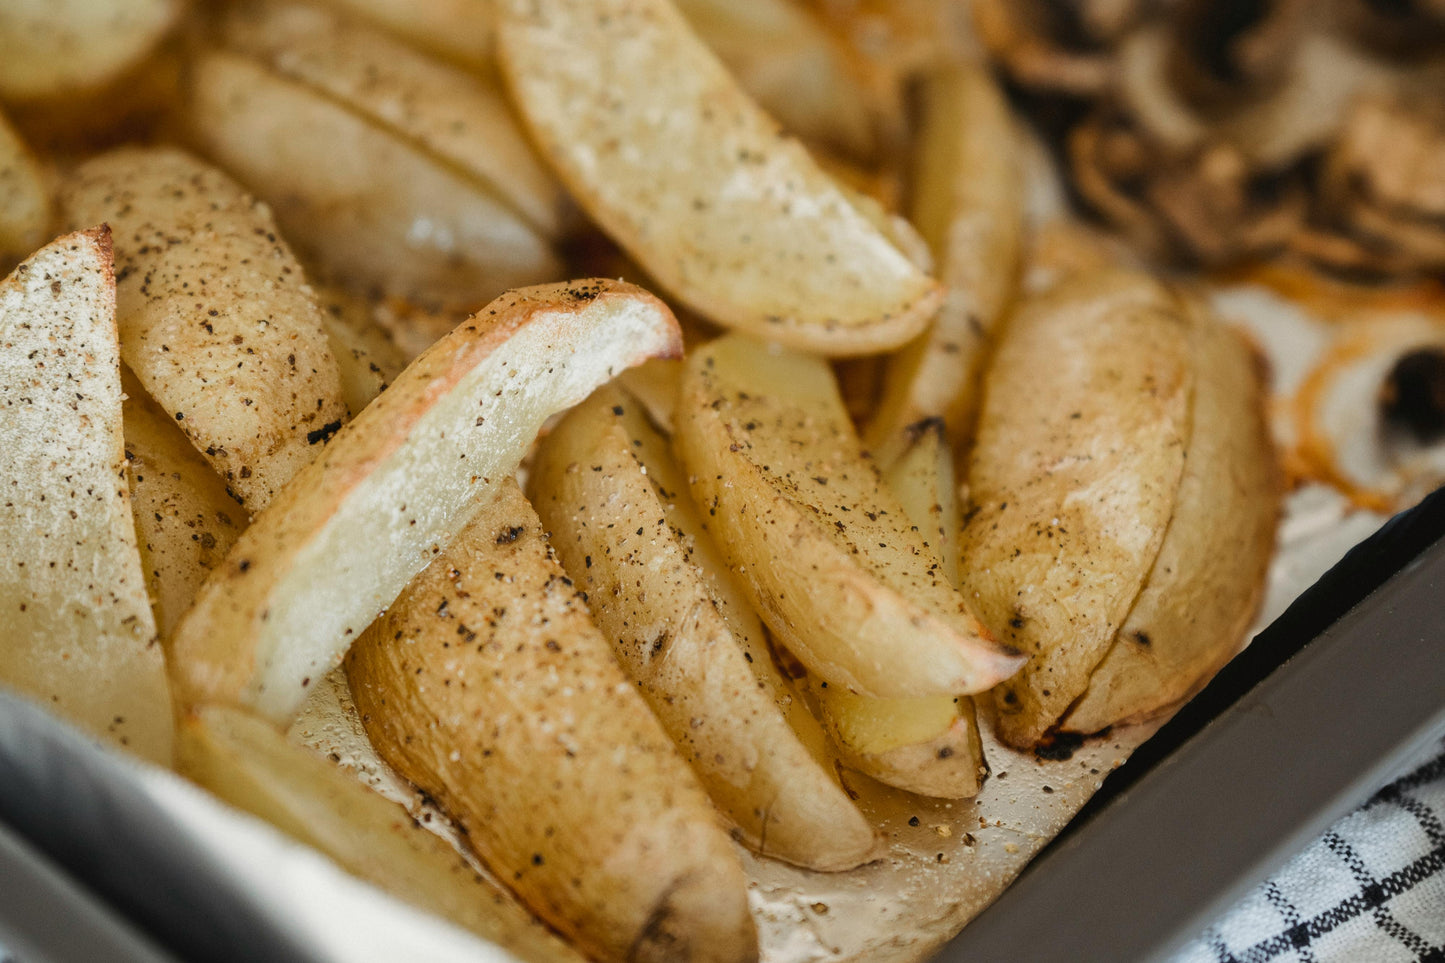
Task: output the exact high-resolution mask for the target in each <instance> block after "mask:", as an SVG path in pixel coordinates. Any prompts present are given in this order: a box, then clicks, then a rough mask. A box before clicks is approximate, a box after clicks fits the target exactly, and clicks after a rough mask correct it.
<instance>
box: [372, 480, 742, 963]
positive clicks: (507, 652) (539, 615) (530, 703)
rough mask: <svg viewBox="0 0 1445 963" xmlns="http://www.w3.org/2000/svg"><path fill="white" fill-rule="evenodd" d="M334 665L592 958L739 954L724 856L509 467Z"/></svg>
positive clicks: (385, 735) (489, 857)
mask: <svg viewBox="0 0 1445 963" xmlns="http://www.w3.org/2000/svg"><path fill="white" fill-rule="evenodd" d="M489 494H490V497H489V498H487V499H486V500H485V504H484V505H483V506H482V507H481V509H480V510H479V511H478V512H477V514H476V516H475V517H474V518H473V519H472V521H471V522H470V523H469V524H468V526H467V528H466V529H465V530H463V531H462V532H461V533H460V534H459V535H458V536H457V538H456V539H455V540H454V541H453V542H452V543H451V545H450V546H449V547H448V548H447V549H446V550H444V551H443V552H442V553H441V554H440V555H439V556H437V558H436V559H435V560H434V561H433V562H432V564H431V565H430V566H429V567H428V568H427V569H426V571H424V572H423V573H422V574H421V576H420V577H418V578H417V580H416V581H414V582H413V583H412V584H411V585H410V586H408V587H407V589H406V591H405V592H404V593H403V594H402V595H401V597H400V598H398V599H397V601H396V604H394V605H392V606H391V608H389V609H388V610H387V612H386V613H385V614H383V615H382V616H381V617H380V618H379V619H378V620H377V622H376V624H375V625H373V626H372V627H371V629H370V630H369V631H367V632H366V633H365V634H364V635H363V636H362V639H361V640H360V641H359V642H358V643H357V645H356V646H355V648H354V649H353V650H352V653H351V655H350V656H349V657H348V659H347V661H346V666H347V675H348V678H349V679H350V681H351V690H352V694H353V696H354V698H355V699H356V705H357V709H358V710H359V711H360V712H361V716H362V720H363V721H364V722H365V723H366V726H367V732H368V733H369V734H370V736H371V740H372V744H373V745H375V746H376V747H377V749H378V751H380V752H381V754H382V756H383V757H384V758H385V759H387V761H388V762H390V763H391V765H392V766H393V767H394V768H396V769H397V770H398V771H399V772H401V773H402V774H403V775H404V776H406V777H407V778H408V779H410V780H411V781H412V782H414V783H415V784H417V785H418V786H420V787H421V788H422V789H423V790H425V791H426V792H427V793H428V794H430V795H431V796H432V797H433V798H434V799H436V800H437V802H438V803H439V804H440V805H441V807H442V808H443V809H444V810H445V811H446V812H448V813H449V814H451V815H452V817H453V818H454V819H456V820H457V822H458V824H459V825H460V826H461V827H462V829H463V830H464V831H465V833H466V836H467V839H468V841H469V842H470V843H471V845H472V846H474V847H475V848H476V850H477V852H478V853H479V854H480V855H481V857H482V859H483V860H484V861H485V862H486V863H487V865H489V866H491V867H492V868H493V870H494V871H495V872H496V873H497V874H498V875H499V876H501V877H502V878H503V879H505V880H507V883H508V885H509V886H510V887H511V888H512V889H513V890H514V891H515V892H516V893H517V894H518V895H519V896H520V897H521V898H522V900H523V902H525V903H526V904H527V905H528V906H530V907H531V908H532V909H533V910H534V911H535V912H537V913H538V914H540V915H541V916H542V918H543V919H545V920H546V921H547V922H548V923H550V924H551V925H553V926H555V927H556V928H557V929H558V930H560V931H561V932H562V933H564V934H565V935H567V936H568V937H569V938H571V939H572V940H573V941H574V943H575V944H576V945H577V946H578V948H580V949H581V950H582V951H583V952H584V953H586V954H588V955H590V956H594V957H597V958H599V959H603V960H617V961H623V960H627V961H632V960H656V961H659V963H661V961H687V963H696V961H719V963H721V961H737V963H743V961H750V960H756V959H757V952H758V949H757V935H756V933H755V931H754V929H753V921H752V918H751V917H750V916H749V915H748V904H747V893H746V883H745V880H744V877H743V874H742V868H741V867H740V866H739V865H738V860H737V856H736V854H735V853H734V852H733V851H732V848H731V846H730V844H729V842H728V839H727V836H726V834H725V833H724V832H723V831H722V829H721V827H720V826H719V824H718V821H717V816H716V814H715V812H714V811H713V809H712V806H711V805H710V804H709V803H708V800H707V797H706V796H705V795H704V793H703V791H702V788H701V787H700V786H699V785H698V782H697V779H696V777H694V776H693V774H692V772H691V771H690V770H689V769H688V767H687V764H686V763H685V762H684V761H683V760H682V758H681V757H680V756H679V755H678V754H677V750H676V749H675V748H674V747H673V745H672V743H671V742H669V741H668V738H667V735H666V734H665V733H664V732H663V731H662V727H661V726H660V725H659V724H658V722H657V720H656V719H655V718H654V717H653V716H652V714H651V713H650V712H649V711H648V709H647V705H646V704H645V703H644V702H643V701H642V699H641V698H640V697H639V696H638V695H637V693H636V691H635V688H634V686H633V685H632V683H630V682H629V681H628V680H627V679H626V677H625V676H624V675H623V674H622V670H621V669H620V668H619V667H618V666H617V663H616V661H615V660H614V658H613V654H612V647H611V646H610V645H609V643H608V642H607V640H606V639H604V638H603V637H602V634H601V632H599V631H598V630H597V628H596V626H594V625H593V624H592V622H591V620H590V618H589V617H588V615H587V608H586V606H585V605H584V604H583V602H582V600H581V598H580V597H579V596H578V594H577V591H576V590H575V588H574V587H573V584H572V581H571V580H570V579H568V578H567V577H566V575H565V574H564V573H563V571H562V567H561V566H560V565H559V564H558V563H557V562H556V560H555V558H554V557H553V556H552V554H551V552H550V550H549V549H548V547H547V542H546V538H545V535H544V533H543V529H542V524H541V522H540V521H539V520H538V519H537V516H536V514H535V513H534V512H533V511H532V508H531V506H530V505H528V504H527V501H526V499H525V498H523V497H522V493H521V491H520V489H518V488H517V485H516V483H515V482H514V481H512V480H511V479H510V478H509V479H506V480H504V481H502V482H501V483H500V484H499V485H497V486H496V487H495V489H494V492H492V493H489Z"/></svg>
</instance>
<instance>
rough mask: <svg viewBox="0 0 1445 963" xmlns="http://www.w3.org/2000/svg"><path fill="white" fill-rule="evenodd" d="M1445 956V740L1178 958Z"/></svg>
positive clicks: (1308, 961)
mask: <svg viewBox="0 0 1445 963" xmlns="http://www.w3.org/2000/svg"><path fill="white" fill-rule="evenodd" d="M1414 960H1419V961H1430V963H1445V744H1441V745H1438V746H1436V747H1435V755H1434V758H1433V759H1430V760H1429V761H1426V762H1424V763H1423V764H1419V765H1417V766H1415V767H1414V768H1412V769H1411V770H1410V771H1408V772H1407V773H1406V774H1405V775H1404V776H1401V777H1400V778H1399V779H1397V780H1395V781H1394V782H1392V783H1390V784H1389V785H1387V786H1386V787H1385V788H1384V789H1381V790H1380V791H1379V792H1378V793H1376V794H1375V795H1374V796H1373V797H1371V799H1370V801H1369V802H1367V803H1366V804H1365V805H1364V806H1362V807H1360V808H1359V809H1357V810H1356V811H1355V812H1353V813H1351V814H1350V815H1348V816H1346V817H1345V818H1344V819H1341V820H1340V821H1339V822H1338V823H1336V824H1335V825H1334V826H1332V827H1331V828H1330V830H1329V832H1327V833H1325V835H1324V836H1322V837H1320V839H1318V840H1317V841H1316V842H1314V843H1313V844H1312V845H1311V846H1310V847H1309V848H1307V849H1306V850H1305V851H1304V852H1302V853H1300V854H1299V855H1297V856H1295V857H1294V858H1293V859H1292V860H1290V862H1289V863H1288V864H1287V865H1286V866H1285V867H1284V868H1283V869H1282V870H1280V871H1279V873H1277V874H1276V875H1275V876H1274V877H1273V878H1271V879H1269V880H1267V881H1266V882H1265V883H1264V884H1263V885H1261V886H1259V887H1256V888H1255V890H1254V891H1253V892H1251V893H1250V894H1249V895H1248V896H1246V897H1245V898H1244V899H1242V900H1241V901H1240V902H1239V903H1237V904H1236V905H1235V906H1234V907H1233V908H1232V909H1231V910H1229V912H1227V913H1226V914H1224V916H1223V917H1221V918H1220V919H1219V920H1218V922H1216V923H1215V924H1214V925H1213V926H1211V927H1210V928H1209V929H1207V930H1206V931H1205V932H1204V934H1203V935H1202V936H1200V937H1199V938H1198V939H1197V940H1195V941H1194V942H1192V943H1191V944H1189V946H1188V947H1187V948H1186V949H1185V950H1184V951H1183V952H1182V953H1180V954H1179V955H1178V956H1176V957H1175V960H1174V963H1266V961H1268V963H1409V961H1414Z"/></svg>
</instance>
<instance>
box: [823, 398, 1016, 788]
mask: <svg viewBox="0 0 1445 963" xmlns="http://www.w3.org/2000/svg"><path fill="white" fill-rule="evenodd" d="M914 435H915V438H914V441H913V444H912V445H911V446H910V447H909V448H908V450H907V451H906V452H904V454H903V456H902V457H901V458H899V459H898V460H897V461H896V462H894V464H893V466H892V467H891V468H889V469H888V471H887V472H885V473H884V481H885V482H886V483H887V485H888V488H889V489H890V490H891V491H892V492H893V494H894V495H896V496H897V497H898V501H899V502H900V503H901V504H902V506H903V510H904V512H905V513H906V514H907V516H908V520H909V521H910V522H912V523H913V525H914V526H915V527H917V528H918V530H919V531H920V532H921V533H922V534H923V537H924V538H926V539H927V540H928V543H929V548H930V550H932V552H933V553H934V557H935V559H936V560H937V561H938V562H939V564H940V566H941V568H942V571H943V576H944V578H946V579H948V582H949V584H950V585H953V586H955V587H957V585H958V535H959V527H960V519H959V508H958V493H957V491H956V490H955V487H956V486H955V483H954V467H953V451H952V446H951V445H950V444H949V443H948V440H947V439H946V438H945V437H944V433H943V424H942V422H939V421H936V420H935V421H932V422H925V423H924V424H923V425H922V426H921V427H920V428H919V429H918V430H917V431H915V432H914ZM813 695H814V698H815V699H816V700H817V703H818V708H819V711H820V712H821V714H822V717H823V721H824V723H825V724H826V725H827V727H828V731H829V733H831V734H832V736H833V742H834V744H835V745H837V746H838V747H839V749H841V750H842V752H843V761H844V762H845V763H847V764H848V765H849V766H851V767H852V768H854V769H857V770H858V771H859V772H862V773H866V774H867V775H869V776H872V777H873V778H874V779H877V780H878V781H879V782H883V783H887V784H888V785H890V786H897V787H898V788H899V789H904V790H907V791H908V792H914V793H918V794H920V795H924V796H939V797H945V798H950V799H961V798H964V797H968V796H973V795H976V794H977V793H978V791H979V788H980V787H981V786H982V785H983V777H984V775H985V774H986V773H987V772H988V765H987V763H985V762H984V758H983V746H982V744H981V742H980V741H979V735H978V722H977V720H976V718H975V716H974V707H973V700H972V699H970V698H968V697H967V696H947V695H940V696H923V697H920V698H914V699H873V698H869V697H868V696H862V695H858V694H856V693H852V692H849V691H847V690H846V689H843V688H842V687H840V686H830V685H820V686H816V687H814V689H813Z"/></svg>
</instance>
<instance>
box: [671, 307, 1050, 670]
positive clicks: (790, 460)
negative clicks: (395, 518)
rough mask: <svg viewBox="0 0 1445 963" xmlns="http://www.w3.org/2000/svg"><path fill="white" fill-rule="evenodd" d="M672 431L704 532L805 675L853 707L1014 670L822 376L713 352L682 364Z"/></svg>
mask: <svg viewBox="0 0 1445 963" xmlns="http://www.w3.org/2000/svg"><path fill="white" fill-rule="evenodd" d="M675 418H676V422H677V435H676V444H677V446H678V452H679V454H680V455H681V456H682V460H683V463H684V464H685V465H686V467H687V470H688V473H689V483H690V485H691V487H692V492H693V497H694V499H695V500H696V501H697V503H698V505H699V507H700V508H702V509H703V510H704V511H705V512H706V513H707V516H708V517H707V523H708V526H709V531H710V532H711V533H712V534H713V535H714V536H715V538H716V539H717V541H718V544H719V545H720V546H721V547H722V549H723V552H724V554H725V555H726V556H727V559H728V562H729V564H731V565H732V566H733V570H734V571H735V572H737V573H738V575H739V576H740V580H741V581H742V582H743V583H744V585H745V586H746V587H747V589H748V593H749V598H750V599H751V601H752V603H753V605H754V607H755V608H756V609H757V610H758V613H759V614H760V615H761V616H762V617H763V620H764V621H765V622H766V623H767V624H768V628H769V629H770V630H771V631H772V632H773V634H774V636H775V637H776V638H777V639H778V640H779V641H781V642H782V643H783V645H784V646H786V647H787V648H788V649H789V650H790V651H791V652H792V653H793V655H795V656H796V657H797V658H798V660H799V661H801V662H802V663H803V664H804V665H806V666H807V667H808V670H809V671H810V672H812V673H813V674H814V675H816V676H818V677H820V678H821V679H823V680H824V681H826V682H828V683H829V684H830V685H841V686H844V687H846V688H848V689H850V690H853V691H857V692H860V693H862V694H864V695H872V696H879V697H902V696H931V695H947V696H953V695H958V694H960V693H973V692H979V691H982V690H984V689H987V688H990V687H991V686H993V685H995V684H997V683H998V681H999V680H1000V679H1003V678H1006V677H1007V676H1008V675H1010V674H1012V673H1013V672H1014V671H1015V670H1016V669H1017V668H1018V666H1019V664H1020V662H1021V659H1020V658H1019V656H1018V654H1017V653H1016V652H1014V651H1011V650H1009V649H1007V648H1005V647H1002V646H1000V645H998V643H996V642H995V641H994V637H993V636H992V635H991V634H990V633H989V631H988V629H987V628H985V627H984V625H983V623H981V622H980V621H979V619H978V617H977V616H976V615H974V613H973V612H972V611H971V609H970V607H969V604H968V602H967V601H965V599H964V598H963V597H962V596H961V595H959V593H958V592H956V591H955V590H954V589H953V587H952V586H951V585H950V584H949V583H948V580H947V579H946V578H945V577H944V575H943V572H942V565H941V564H940V563H938V562H936V561H935V560H933V558H932V557H931V553H930V551H929V549H928V545H927V543H926V541H925V540H924V538H923V536H922V535H921V534H920V533H919V531H918V530H917V529H916V528H914V527H913V526H912V524H911V523H910V522H909V521H908V520H907V518H906V517H905V512H904V509H903V506H902V505H901V504H900V503H899V502H898V499H897V498H896V497H895V496H894V495H893V494H892V493H891V492H890V491H888V489H887V488H886V487H885V486H884V485H883V482H882V479H881V478H880V477H879V475H878V471H877V469H876V468H874V466H873V464H872V463H871V461H869V460H868V459H867V457H866V456H865V455H864V453H863V450H862V447H861V446H860V444H859V441H858V438H857V435H856V434H855V433H854V430H853V426H852V423H851V422H850V421H849V420H848V415H847V412H846V411H845V410H844V408H843V402H842V399H841V398H840V397H839V395H838V389H837V385H836V383H835V382H834V380H833V376H832V373H831V372H830V371H829V370H828V368H827V365H826V363H825V362H823V361H822V360H820V359H817V358H812V357H809V356H807V355H803V354H800V353H797V352H792V351H785V350H774V349H773V348H770V347H769V346H767V345H764V344H761V343H760V342H757V341H753V340H751V339H749V338H746V337H743V336H741V335H729V336H727V337H723V338H720V339H718V340H717V341H714V342H712V343H710V344H707V345H704V346H703V347H701V348H699V349H697V350H696V351H694V352H693V354H692V356H691V357H690V358H689V359H688V360H687V362H686V366H685V369H684V374H683V379H682V386H681V388H680V392H679V400H678V406H677V411H676V413H675ZM714 519H715V521H714Z"/></svg>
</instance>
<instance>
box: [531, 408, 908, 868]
mask: <svg viewBox="0 0 1445 963" xmlns="http://www.w3.org/2000/svg"><path fill="white" fill-rule="evenodd" d="M529 486H530V491H531V492H532V503H533V504H534V505H535V506H536V509H537V513H538V515H539V516H540V517H541V519H542V523H543V524H544V525H545V526H546V527H547V530H548V532H549V533H550V538H551V541H552V545H553V547H555V548H556V550H557V554H558V556H559V557H560V558H561V560H562V565H563V567H565V568H566V569H567V571H568V573H569V574H571V575H572V577H573V578H574V579H575V580H576V582H577V584H578V585H579V586H580V587H581V589H582V591H583V592H584V594H585V595H586V596H587V601H588V606H589V607H590V608H591V610H592V614H593V617H594V618H595V619H596V621H597V627H598V628H600V629H601V630H602V633H603V635H604V636H606V637H607V639H608V641H609V642H611V643H612V646H613V653H614V654H615V655H616V657H617V661H618V662H619V663H620V664H621V665H622V668H623V671H625V672H626V673H627V675H628V676H629V677H630V678H631V679H632V680H633V681H634V682H636V683H637V686H638V689H639V691H640V692H641V693H642V695H643V698H645V699H646V700H647V703H648V705H650V706H651V707H652V711H653V713H654V714H656V716H657V717H658V719H659V720H661V722H662V725H663V728H664V729H666V730H667V732H668V735H670V736H671V737H672V740H673V742H674V743H676V745H677V747H678V749H679V750H680V751H681V752H682V754H683V757H684V758H686V759H687V761H688V762H689V763H690V764H691V765H692V767H693V770H694V771H695V772H696V773H697V775H698V777H699V778H700V779H701V780H702V784H703V788H704V789H706V790H707V792H708V795H709V796H711V797H712V800H713V802H714V803H715V804H716V805H717V806H718V808H719V809H721V810H722V811H723V812H724V813H726V814H727V815H728V816H729V817H730V818H731V819H732V821H733V823H734V824H735V826H736V827H737V833H738V835H740V836H741V838H742V840H743V841H744V842H745V843H746V844H747V845H748V846H749V848H751V849H754V850H756V851H757V852H760V853H762V854H763V855H765V856H773V857H776V858H778V859H783V860H786V861H787V862H790V863H795V864H797V865H800V866H807V867H809V868H812V869H821V870H839V869H851V868H852V867H854V866H857V865H859V864H861V863H864V862H867V861H868V860H869V859H872V858H873V857H874V856H876V855H878V854H879V850H878V837H877V835H876V834H875V832H874V830H873V827H872V826H871V825H870V824H869V823H868V821H867V820H866V819H864V818H863V814H862V813H860V812H859V811H858V808H857V807H856V806H854V805H853V803H852V802H851V801H850V800H849V798H848V795H847V793H846V792H844V790H843V788H842V786H840V785H839V783H838V779H837V776H836V775H835V774H834V771H833V763H832V761H831V760H829V759H827V758H826V756H825V755H824V754H823V753H822V752H821V750H822V748H823V746H824V745H825V739H824V736H823V732H822V730H821V729H820V728H819V726H818V723H817V722H816V721H815V720H814V719H813V718H812V717H811V716H810V715H809V714H808V712H807V710H806V708H805V707H804V706H803V705H802V703H801V701H800V700H798V699H797V698H795V696H794V694H793V692H792V690H791V689H790V688H789V686H788V683H787V682H786V680H784V679H783V677H782V674H781V673H780V672H779V671H778V669H777V667H776V666H775V665H774V664H773V659H772V655H771V654H770V653H769V651H768V645H767V637H766V635H765V633H764V631H763V626H762V623H761V622H759V621H758V618H757V616H756V614H754V613H753V612H752V610H751V609H748V608H747V606H746V603H745V602H742V601H741V600H742V593H741V591H740V590H739V589H738V588H737V587H736V586H728V587H727V589H728V590H727V591H726V592H725V593H721V594H723V598H719V594H720V593H715V592H714V591H713V589H712V582H714V581H715V580H729V581H730V580H731V576H730V574H729V573H728V571H727V568H726V566H725V565H724V564H723V563H722V560H721V558H720V557H719V556H718V554H717V550H716V549H715V548H713V546H712V545H711V544H710V543H709V541H708V537H707V535H706V534H705V533H704V531H703V527H702V522H701V520H700V519H699V518H698V517H697V511H696V509H695V508H694V507H693V505H692V499H691V497H690V496H689V495H688V492H687V479H686V477H685V476H684V475H683V473H682V471H681V470H680V468H679V467H678V466H677V464H676V463H675V462H674V460H673V457H672V454H671V452H670V451H669V450H668V445H667V441H666V439H664V438H663V437H662V436H661V435H660V434H658V433H657V431H656V430H655V429H654V428H653V427H652V426H651V425H650V424H648V418H647V415H646V414H644V412H643V409H642V406H641V405H640V404H639V403H638V402H637V400H636V399H634V398H633V397H631V396H630V395H628V394H627V393H626V392H624V391H623V390H621V389H620V388H617V387H615V386H612V385H605V386H603V387H602V388H600V389H598V390H597V392H596V393H595V394H593V395H592V397H591V398H589V399H587V401H585V402H583V403H582V404H581V405H579V406H578V407H576V408H574V409H573V410H572V411H571V412H569V413H568V415H567V417H565V418H564V419H563V420H562V422H561V424H559V425H558V426H557V427H556V428H555V429H554V430H553V431H552V432H551V433H550V434H548V435H547V436H546V437H545V438H544V439H543V441H542V444H541V447H540V450H539V451H538V454H537V458H536V460H535V461H534V462H533V463H532V473H531V477H530V481H529ZM709 573H711V576H712V577H711V578H710V577H709ZM728 596H730V597H731V600H732V602H733V604H731V605H730V604H728V601H727V597H728ZM810 749H811V751H810Z"/></svg>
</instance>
